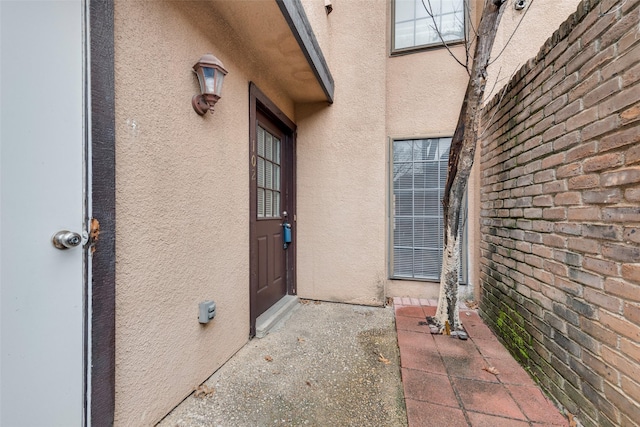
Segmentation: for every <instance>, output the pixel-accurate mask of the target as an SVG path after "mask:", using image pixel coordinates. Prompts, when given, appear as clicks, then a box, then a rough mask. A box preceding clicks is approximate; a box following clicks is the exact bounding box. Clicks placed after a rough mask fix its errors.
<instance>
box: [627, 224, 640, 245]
mask: <svg viewBox="0 0 640 427" xmlns="http://www.w3.org/2000/svg"><path fill="white" fill-rule="evenodd" d="M623 238H624V240H627V241H630V242H636V243H640V228H637V227H625V228H624V235H623Z"/></svg>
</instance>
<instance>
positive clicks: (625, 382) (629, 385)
mask: <svg viewBox="0 0 640 427" xmlns="http://www.w3.org/2000/svg"><path fill="white" fill-rule="evenodd" d="M634 378H635V377H634ZM635 379H636V381H637V380H638V378H635ZM620 387H622V391H624V392H625V393H626V394H627V395H628V396H630V397H631V398H632V399H633V400H634V401H635V402H636V403H638V402H640V384H638V383H636V382H634V381H632V380H630V379H629V378H627V377H626V376H624V375H623V376H622V377H621V378H620ZM638 406H640V405H638ZM638 413H640V410H639V412H638Z"/></svg>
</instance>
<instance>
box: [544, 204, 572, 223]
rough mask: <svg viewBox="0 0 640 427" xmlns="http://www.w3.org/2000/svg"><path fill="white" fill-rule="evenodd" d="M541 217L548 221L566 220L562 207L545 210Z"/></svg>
mask: <svg viewBox="0 0 640 427" xmlns="http://www.w3.org/2000/svg"><path fill="white" fill-rule="evenodd" d="M542 217H543V218H544V219H549V220H554V219H566V218H567V209H566V208H563V207H557V208H546V209H544V210H543V212H542Z"/></svg>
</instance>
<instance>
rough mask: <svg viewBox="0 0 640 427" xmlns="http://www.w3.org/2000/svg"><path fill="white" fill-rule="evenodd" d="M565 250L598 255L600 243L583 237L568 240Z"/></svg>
mask: <svg viewBox="0 0 640 427" xmlns="http://www.w3.org/2000/svg"><path fill="white" fill-rule="evenodd" d="M567 248H568V249H571V250H574V251H577V252H581V253H589V254H600V243H598V242H597V241H596V240H591V239H585V238H583V237H581V238H570V239H569V240H568V241H567Z"/></svg>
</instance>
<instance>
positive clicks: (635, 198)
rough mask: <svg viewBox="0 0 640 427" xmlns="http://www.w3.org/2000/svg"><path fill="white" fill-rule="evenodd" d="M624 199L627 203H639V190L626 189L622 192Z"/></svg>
mask: <svg viewBox="0 0 640 427" xmlns="http://www.w3.org/2000/svg"><path fill="white" fill-rule="evenodd" d="M624 198H625V199H627V201H628V202H640V188H627V189H626V190H624Z"/></svg>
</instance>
